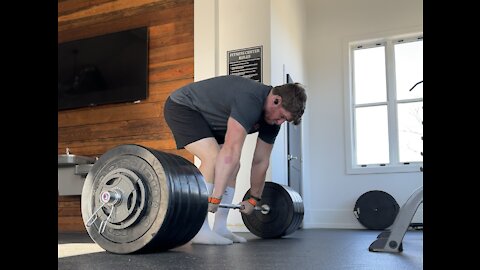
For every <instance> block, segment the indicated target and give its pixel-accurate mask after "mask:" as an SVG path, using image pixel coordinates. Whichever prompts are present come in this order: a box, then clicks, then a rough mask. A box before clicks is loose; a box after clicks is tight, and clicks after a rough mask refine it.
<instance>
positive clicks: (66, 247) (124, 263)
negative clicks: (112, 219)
mask: <svg viewBox="0 0 480 270" xmlns="http://www.w3.org/2000/svg"><path fill="white" fill-rule="evenodd" d="M380 232H381V231H372V230H349V229H300V230H297V231H295V232H294V233H292V234H290V235H288V236H285V237H283V238H280V239H261V238H258V237H257V236H255V235H253V234H252V233H250V232H241V233H237V234H238V235H241V236H243V237H245V238H247V240H248V242H247V243H235V244H233V245H228V246H211V245H198V244H191V243H188V244H186V245H183V246H180V247H177V248H175V249H171V250H169V251H166V252H157V253H150V254H127V255H119V254H113V253H109V252H106V251H105V250H103V249H102V248H101V247H100V246H98V245H97V244H95V243H94V242H93V240H92V239H91V238H90V237H89V236H88V234H86V233H58V269H89V270H91V269H116V270H134V269H145V270H147V269H162V270H163V269H242V270H243V269H245V270H252V269H261V270H269V269H274V270H282V269H295V270H303V269H328V270H336V269H355V270H357V269H369V270H370V269H379V270H380V269H382V270H383V269H388V270H395V269H399V270H400V269H401V270H414V269H423V231H419V230H409V231H407V233H406V234H405V237H404V239H403V252H401V253H387V252H370V251H368V247H369V246H370V244H371V243H372V242H373V241H374V240H375V239H376V238H377V235H378V234H379V233H380Z"/></svg>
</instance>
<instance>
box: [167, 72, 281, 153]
mask: <svg viewBox="0 0 480 270" xmlns="http://www.w3.org/2000/svg"><path fill="white" fill-rule="evenodd" d="M271 89H272V86H268V85H264V84H262V83H259V82H256V81H254V80H252V79H248V78H244V77H240V76H236V75H226V76H219V77H214V78H210V79H206V80H203V81H198V82H194V83H191V84H188V85H186V86H184V87H182V88H180V89H178V90H176V91H175V92H173V93H172V94H171V95H170V98H171V99H172V100H173V101H174V102H176V103H178V104H182V105H185V106H187V107H189V108H191V109H193V110H196V111H198V112H200V113H201V114H202V115H203V117H204V118H205V119H206V120H207V122H208V124H209V126H210V128H211V129H212V131H213V132H217V133H225V132H226V130H227V121H228V118H229V117H232V118H234V119H235V120H237V121H238V122H239V123H240V124H241V125H242V126H243V127H244V128H245V130H246V131H247V133H248V134H251V133H254V132H257V131H258V132H259V133H258V137H259V138H260V139H262V140H263V141H264V142H266V143H270V144H273V143H274V142H275V138H276V136H277V134H278V131H279V130H280V126H278V125H270V124H268V123H266V122H265V120H264V113H263V106H264V103H265V99H266V98H267V96H268V93H269V92H270V90H271Z"/></svg>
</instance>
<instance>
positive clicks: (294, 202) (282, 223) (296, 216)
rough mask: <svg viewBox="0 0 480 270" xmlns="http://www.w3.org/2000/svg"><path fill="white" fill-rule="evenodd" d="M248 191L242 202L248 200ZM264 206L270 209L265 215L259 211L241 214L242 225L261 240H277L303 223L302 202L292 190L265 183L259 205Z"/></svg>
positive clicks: (298, 195) (272, 183)
mask: <svg viewBox="0 0 480 270" xmlns="http://www.w3.org/2000/svg"><path fill="white" fill-rule="evenodd" d="M249 191H250V190H249ZM249 191H247V193H246V194H245V196H244V197H243V200H246V199H248V196H249V194H250V192H249ZM264 204H266V205H268V206H269V207H270V211H269V212H268V213H267V214H263V213H262V212H261V211H259V210H255V211H254V212H253V213H252V214H251V215H245V214H242V220H243V223H244V224H245V226H246V227H247V229H248V230H249V231H250V232H251V233H253V234H255V235H256V236H258V237H261V238H279V237H282V236H286V235H289V234H291V233H293V232H295V231H296V230H297V229H298V228H299V227H300V225H301V223H302V221H303V200H302V197H301V196H300V194H298V193H297V192H296V191H295V190H293V189H292V188H290V187H288V186H284V185H280V184H277V183H274V182H265V187H264V189H263V193H262V200H261V201H260V203H259V205H264Z"/></svg>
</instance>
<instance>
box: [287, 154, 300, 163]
mask: <svg viewBox="0 0 480 270" xmlns="http://www.w3.org/2000/svg"><path fill="white" fill-rule="evenodd" d="M292 159H298V157H294V156H292V155H290V154H288V155H287V160H288V161H290V160H292Z"/></svg>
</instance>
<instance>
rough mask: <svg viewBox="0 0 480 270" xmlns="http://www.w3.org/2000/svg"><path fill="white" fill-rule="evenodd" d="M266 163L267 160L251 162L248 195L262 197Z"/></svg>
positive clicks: (267, 163)
mask: <svg viewBox="0 0 480 270" xmlns="http://www.w3.org/2000/svg"><path fill="white" fill-rule="evenodd" d="M268 165H269V162H268V160H267V161H264V162H259V163H253V164H252V171H251V175H250V195H252V196H255V197H257V198H261V197H262V192H263V187H264V186H265V177H266V174H267V169H268Z"/></svg>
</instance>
